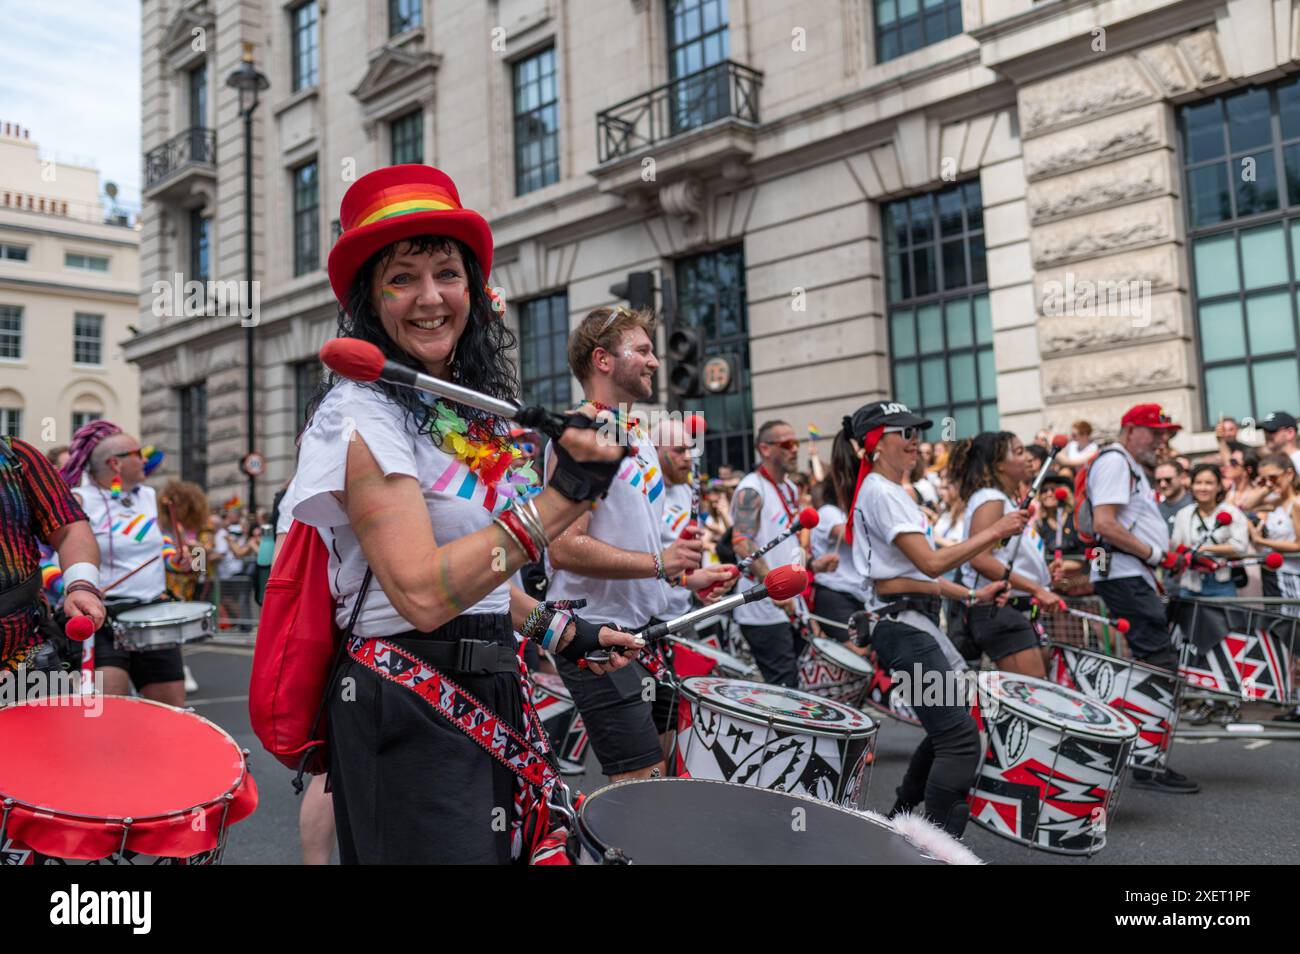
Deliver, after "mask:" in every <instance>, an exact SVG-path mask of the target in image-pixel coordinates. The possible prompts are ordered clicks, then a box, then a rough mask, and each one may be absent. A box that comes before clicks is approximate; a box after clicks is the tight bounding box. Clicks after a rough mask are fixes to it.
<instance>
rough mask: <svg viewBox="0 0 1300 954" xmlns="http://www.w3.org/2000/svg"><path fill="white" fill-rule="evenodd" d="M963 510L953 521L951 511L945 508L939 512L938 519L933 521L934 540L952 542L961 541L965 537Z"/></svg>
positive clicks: (964, 514)
mask: <svg viewBox="0 0 1300 954" xmlns="http://www.w3.org/2000/svg"><path fill="white" fill-rule="evenodd" d="M965 516H966V513H965V511H963V512H962V515H961V517H958V518H957V521H956V522H955V523H954V522H953V519H952V511H951V510H945V511H944V512H943V513H941V514H939V519H938V520H936V521H935V522H934V536H935V539H936V540H948V541H950V542H952V543H961V542H962V541H963V540H965V539H966V524H965V519H964V518H965Z"/></svg>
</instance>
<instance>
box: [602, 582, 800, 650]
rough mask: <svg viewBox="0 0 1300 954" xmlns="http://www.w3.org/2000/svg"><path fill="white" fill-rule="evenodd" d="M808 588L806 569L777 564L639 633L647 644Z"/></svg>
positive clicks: (776, 600)
mask: <svg viewBox="0 0 1300 954" xmlns="http://www.w3.org/2000/svg"><path fill="white" fill-rule="evenodd" d="M807 588H808V573H807V571H805V570H803V569H801V568H800V567H797V566H778V567H777V568H776V569H774V570H769V571H768V573H767V576H765V577H763V582H762V583H760V584H759V585H758V586H755V587H753V588H751V589H748V590H745V592H743V593H733V594H732V595H731V596H724V597H723V598H722V599H720V600H718V602H716V603H713V604H711V605H709V606H702V607H700V608H699V609H694V610H691V611H690V612H689V613H684V614H682V615H681V616H677V617H674V618H673V619H670V620H665V621H664V622H662V623H656V624H655V625H654V626H651V627H648V628H647V629H645V630H643V631H642V632H641V633H640V634H639V635H640V636H641V638H642V639H644V640H645V641H646V645H647V646H649V645H650V644H651V643H653V642H655V641H656V640H660V639H663V638H664V637H665V636H667V635H669V634H670V633H678V632H681V631H682V630H684V629H688V628H689V627H692V626H694V625H695V624H697V623H701V622H703V621H704V620H706V619H710V618H712V617H714V616H717V615H719V614H720V613H728V612H730V611H731V610H733V609H735V608H736V607H737V606H741V605H743V604H745V603H754V602H757V601H758V600H761V599H771V600H773V601H774V602H780V601H781V600H788V599H792V598H793V597H796V596H798V595H799V594H800V593H802V592H803V591H804V590H806V589H807ZM640 651H641V650H639V649H630V648H629V649H614V650H609V649H597V650H595V651H593V652H590V653H587V655H586V656H585V657H584V659H585V660H586V661H588V662H595V663H604V662H608V661H609V656H610V653H611V652H622V653H625V654H626V653H636V652H640Z"/></svg>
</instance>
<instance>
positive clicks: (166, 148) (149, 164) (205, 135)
mask: <svg viewBox="0 0 1300 954" xmlns="http://www.w3.org/2000/svg"><path fill="white" fill-rule="evenodd" d="M216 161H217V133H216V130H214V129H208V128H206V127H204V126H194V127H192V128H190V129H187V130H185V132H183V133H181V134H180V135H179V136H173V137H172V138H171V139H168V140H167V141H166V142H165V143H163V144H162V145H161V146H157V147H155V148H153V149H150V150H149V151H148V152H147V153H145V155H144V187H145V188H146V189H151V188H153V187H154V186H156V185H157V184H158V183H160V182H162V181H163V180H165V179H167V178H169V177H171V176H173V175H175V174H176V173H177V172H180V171H181V170H182V169H184V168H185V167H186V166H192V165H207V166H211V165H215V164H216Z"/></svg>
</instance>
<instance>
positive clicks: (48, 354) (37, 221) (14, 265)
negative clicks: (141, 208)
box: [0, 122, 140, 450]
mask: <svg viewBox="0 0 1300 954" xmlns="http://www.w3.org/2000/svg"><path fill="white" fill-rule="evenodd" d="M106 199H107V201H106ZM134 218H135V217H134V216H131V215H129V214H126V213H123V212H121V211H120V210H118V209H116V208H115V206H114V204H113V202H112V200H111V198H108V197H105V196H103V195H102V194H101V192H100V181H99V171H98V170H97V169H93V168H89V167H86V166H77V165H71V164H68V163H61V162H56V161H55V160H53V159H49V158H42V157H41V155H40V150H39V147H38V143H37V140H36V139H33V138H32V137H31V131H30V130H28V129H25V128H22V127H20V126H19V125H18V124H17V123H14V122H0V434H6V435H9V436H13V437H19V438H22V439H23V440H25V441H27V442H28V443H30V444H33V445H35V446H36V447H38V448H40V449H41V450H49V449H50V448H52V447H55V446H58V445H60V444H67V443H68V441H69V440H70V439H71V438H72V433H73V431H74V430H75V429H76V428H77V427H79V426H80V425H82V424H84V423H86V422H87V421H90V420H95V419H97V418H107V419H108V420H111V421H113V422H115V423H117V424H119V425H121V427H122V428H123V429H124V430H126V431H128V432H129V433H136V432H137V428H138V427H139V424H140V414H139V403H140V377H139V372H138V370H137V369H136V367H135V366H134V365H131V364H128V363H127V361H126V359H125V358H124V357H123V356H122V348H121V344H120V342H122V341H123V340H124V339H126V338H129V337H130V334H131V332H130V327H131V326H132V325H133V324H134V323H135V322H136V320H137V318H136V316H137V314H138V309H137V295H136V289H137V288H138V287H139V286H138V284H137V282H138V275H139V245H140V231H139V226H138V223H137V222H136V221H134Z"/></svg>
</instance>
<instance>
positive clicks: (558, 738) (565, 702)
mask: <svg viewBox="0 0 1300 954" xmlns="http://www.w3.org/2000/svg"><path fill="white" fill-rule="evenodd" d="M528 678H529V680H530V681H531V682H532V684H533V705H535V706H536V707H537V717H538V718H539V719H541V720H542V728H543V729H545V730H546V735H547V737H548V738H550V740H551V747H552V748H553V749H554V750H555V757H556V761H558V762H559V764H560V772H561V773H562V774H564V775H581V774H582V773H583V772H585V771H586V766H585V764H584V763H585V762H586V759H587V746H588V745H589V744H590V743H591V738H590V736H588V735H587V726H586V724H585V723H584V722H583V721H582V714H581V713H580V712H578V707H577V706H575V705H574V704H573V696H571V695H570V694H569V690H568V688H567V687H566V686H565V685H564V680H563V679H561V678H560V677H559V676H555V675H552V674H550V673H546V672H533V673H529V674H528Z"/></svg>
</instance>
